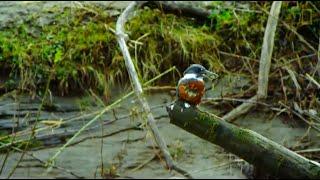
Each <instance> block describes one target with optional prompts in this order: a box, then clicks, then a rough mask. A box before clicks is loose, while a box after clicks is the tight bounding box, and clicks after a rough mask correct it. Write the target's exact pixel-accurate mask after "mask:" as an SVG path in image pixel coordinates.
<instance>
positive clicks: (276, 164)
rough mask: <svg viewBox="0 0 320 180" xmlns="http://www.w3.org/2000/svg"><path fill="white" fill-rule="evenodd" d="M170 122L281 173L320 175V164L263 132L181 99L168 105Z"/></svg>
mask: <svg viewBox="0 0 320 180" xmlns="http://www.w3.org/2000/svg"><path fill="white" fill-rule="evenodd" d="M167 111H168V113H169V116H170V123H172V124H175V125H177V126H179V127H181V128H183V129H184V130H186V131H188V132H190V133H193V134H195V135H197V136H199V137H200V138H202V139H205V140H207V141H210V142H212V143H214V144H216V145H219V146H221V147H223V148H224V149H225V150H227V151H229V152H231V153H233V154H235V155H237V156H239V157H241V158H243V159H244V160H246V161H247V162H249V163H251V164H253V165H254V166H255V167H257V168H259V169H262V170H265V171H266V172H268V173H270V174H272V175H275V176H277V177H289V178H310V179H318V178H320V164H319V163H317V162H315V161H312V160H308V159H307V158H305V157H303V156H301V155H299V154H297V153H295V152H293V151H291V150H289V149H287V148H285V147H283V146H282V145H280V144H277V143H275V142H273V141H271V140H269V139H267V138H265V137H263V136H261V135H260V134H258V133H256V132H254V131H251V130H248V129H243V128H240V127H237V126H235V125H233V124H230V123H228V122H225V121H223V120H220V119H217V118H215V117H214V116H213V115H210V114H208V113H205V112H201V111H199V110H198V109H196V108H193V107H189V108H187V107H185V105H184V103H183V102H181V101H176V102H175V103H174V104H172V105H170V106H168V107H167Z"/></svg>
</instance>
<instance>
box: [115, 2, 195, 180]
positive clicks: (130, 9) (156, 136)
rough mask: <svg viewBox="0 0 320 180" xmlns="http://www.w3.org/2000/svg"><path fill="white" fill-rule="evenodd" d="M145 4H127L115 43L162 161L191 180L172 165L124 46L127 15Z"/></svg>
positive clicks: (126, 36) (126, 38)
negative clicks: (118, 47)
mask: <svg viewBox="0 0 320 180" xmlns="http://www.w3.org/2000/svg"><path fill="white" fill-rule="evenodd" d="M144 3H145V2H132V3H130V4H129V6H128V7H127V8H126V9H125V10H124V11H123V12H122V13H121V15H120V17H119V18H118V20H117V24H116V35H117V41H118V43H119V46H120V49H121V52H122V54H123V58H124V60H125V65H126V68H127V70H128V73H129V77H130V81H131V84H132V86H133V88H134V92H135V94H136V96H137V97H138V99H139V101H140V104H141V105H142V108H143V110H144V113H145V114H146V116H147V125H148V127H149V128H150V129H151V132H152V134H153V137H154V139H155V141H156V143H157V144H158V146H159V149H160V151H161V153H162V155H163V156H164V159H165V161H166V165H167V168H168V169H170V170H171V169H173V170H176V171H177V172H180V173H182V174H183V175H185V176H187V177H189V178H191V176H190V175H189V174H188V173H187V172H186V171H184V170H182V169H181V168H179V167H178V166H176V165H175V164H174V161H173V159H172V157H171V155H170V152H169V149H168V147H167V145H166V142H165V141H164V140H163V138H162V137H161V135H160V132H159V129H158V127H157V125H156V123H155V119H154V117H153V115H152V113H151V109H150V107H149V104H148V102H147V100H146V98H145V97H144V94H143V90H142V86H141V84H140V81H139V79H138V75H137V72H136V70H135V67H134V64H133V62H132V59H131V56H130V53H129V50H128V47H127V45H126V40H128V35H127V34H125V30H124V25H125V23H126V21H127V20H128V19H129V15H131V13H133V12H134V10H135V8H136V7H138V6H141V5H142V4H144Z"/></svg>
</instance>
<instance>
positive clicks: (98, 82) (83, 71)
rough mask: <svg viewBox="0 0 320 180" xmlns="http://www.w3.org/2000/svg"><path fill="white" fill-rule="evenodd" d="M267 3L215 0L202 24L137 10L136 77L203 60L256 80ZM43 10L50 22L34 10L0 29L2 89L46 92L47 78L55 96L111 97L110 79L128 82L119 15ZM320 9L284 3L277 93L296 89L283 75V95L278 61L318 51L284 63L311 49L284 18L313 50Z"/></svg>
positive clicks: (294, 65)
mask: <svg viewBox="0 0 320 180" xmlns="http://www.w3.org/2000/svg"><path fill="white" fill-rule="evenodd" d="M270 6H271V3H269V2H253V3H244V2H243V3H240V4H239V3H238V4H237V3H235V2H234V3H232V2H228V3H227V2H212V8H211V10H212V14H211V16H210V17H209V18H210V19H211V23H209V24H199V23H197V22H196V20H194V19H190V18H183V17H177V16H175V15H173V14H165V13H163V12H161V11H159V10H157V9H155V10H150V9H149V8H144V9H141V10H139V11H138V14H137V15H136V16H135V17H134V18H133V19H132V20H130V21H129V23H128V25H127V27H126V29H127V31H128V33H129V37H130V39H131V41H129V42H128V44H129V47H130V53H131V55H132V57H133V59H134V62H135V65H136V68H137V71H138V74H139V77H140V78H141V80H142V81H146V80H148V79H150V78H151V77H154V76H155V75H157V74H159V73H161V72H162V71H164V70H166V69H168V68H170V67H172V66H176V67H177V68H178V70H179V71H180V72H181V71H183V70H184V69H185V68H186V67H187V66H188V65H189V64H191V63H201V64H203V65H204V66H206V67H208V68H209V69H211V70H215V71H216V72H218V73H219V74H223V73H238V74H242V75H244V76H247V77H249V78H250V79H251V81H252V83H256V78H257V72H258V65H259V63H258V60H259V56H260V49H261V44H262V38H263V34H264V28H265V24H266V20H267V17H268V14H267V13H266V12H268V11H269V9H270ZM59 11H60V12H59ZM43 13H44V14H45V13H54V14H57V15H56V16H55V18H54V21H53V22H50V23H48V24H46V25H43V26H39V25H37V23H33V22H36V21H37V20H38V19H39V18H40V17H41V14H39V13H38V14H33V15H30V16H29V17H28V20H27V21H25V22H24V23H22V24H21V25H19V26H17V27H12V28H10V27H8V28H7V29H5V30H2V31H1V32H0V61H1V64H0V68H1V69H3V70H4V71H5V72H8V74H7V76H8V77H7V78H6V81H5V83H4V85H0V88H1V89H5V90H7V91H8V90H10V89H17V88H18V89H20V90H23V91H27V92H30V93H36V92H38V93H39V92H42V91H44V90H45V86H46V83H47V82H48V81H49V82H50V89H51V91H52V92H55V93H58V94H60V95H65V94H72V93H79V92H83V91H85V90H86V89H89V88H91V89H93V90H94V91H95V92H98V94H100V95H101V94H104V95H108V94H109V91H110V87H111V86H112V85H114V84H124V83H127V82H128V81H127V80H128V75H127V73H126V69H125V65H124V61H123V58H122V55H121V53H120V51H119V48H118V44H117V42H116V37H115V35H114V33H113V32H112V31H113V30H114V29H115V22H116V19H117V16H111V15H110V14H109V13H108V11H106V10H105V9H103V8H102V7H95V6H86V7H85V8H78V9H75V8H73V9H70V8H65V9H63V10H59V9H58V8H53V9H52V10H50V11H48V12H43ZM318 14H319V3H318V2H285V3H284V4H283V7H282V9H281V16H280V17H281V21H282V22H280V23H279V27H278V29H277V34H276V40H275V42H276V44H275V50H274V55H273V57H274V61H275V63H274V65H273V66H272V69H271V79H270V81H271V82H272V84H275V86H272V85H271V87H270V90H271V91H274V92H280V94H281V95H280V96H281V97H283V96H286V95H290V94H292V95H294V94H295V93H296V92H295V87H294V84H293V82H292V81H291V80H290V79H287V80H285V84H286V86H288V87H289V88H287V92H286V94H283V91H282V90H281V89H280V86H279V84H281V82H280V79H281V77H280V76H281V74H282V75H283V74H285V75H286V74H287V72H285V71H284V69H283V68H282V67H284V66H288V67H289V68H290V69H292V70H294V71H295V72H297V73H304V72H309V71H310V69H311V67H314V66H315V63H316V55H315V56H311V57H310V58H309V59H310V60H309V61H303V60H300V59H299V58H298V59H299V60H293V61H290V63H289V61H288V60H292V59H295V58H297V57H301V56H304V55H309V54H313V53H315V52H313V51H312V50H310V48H308V46H306V44H304V43H303V42H301V40H299V37H298V36H297V35H296V34H295V33H294V32H293V31H291V30H290V29H288V28H286V27H285V26H284V24H283V22H285V23H287V24H288V25H289V27H290V28H292V29H293V30H296V31H297V32H298V33H299V34H300V35H301V36H302V37H303V38H304V39H305V40H306V41H307V42H309V43H310V44H311V46H313V47H315V49H317V48H316V47H317V46H318V38H319V37H318V36H319V34H320V33H319V24H320V23H319V22H320V18H319V16H318ZM241 56H243V57H246V58H241ZM302 64H303V65H302ZM272 72H273V73H272ZM279 72H280V73H279ZM175 75H177V74H175ZM166 79H168V78H166V77H164V78H163V79H162V81H164V82H166V83H171V84H172V85H174V84H175V83H176V82H175V79H172V80H166ZM170 79H171V78H170ZM298 80H301V77H299V78H298ZM316 80H319V79H316ZM156 83H159V81H158V82H156ZM301 83H304V82H303V80H301ZM301 85H302V84H301Z"/></svg>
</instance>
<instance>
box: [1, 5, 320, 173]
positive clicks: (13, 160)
mask: <svg viewBox="0 0 320 180" xmlns="http://www.w3.org/2000/svg"><path fill="white" fill-rule="evenodd" d="M95 3H100V2H95ZM101 3H105V4H107V3H109V2H101ZM57 4H59V5H60V7H64V6H75V4H73V3H72V2H45V1H43V2H29V1H23V2H21V3H17V2H9V1H4V2H1V3H0V22H1V23H0V24H1V25H0V28H3V27H6V26H10V24H11V23H13V22H15V23H16V22H20V21H24V20H25V18H27V16H28V15H30V13H31V12H36V11H40V10H44V9H46V8H50V7H52V6H54V5H57ZM127 4H128V2H121V3H120V2H118V3H114V4H113V5H115V6H118V8H124V7H125V6H126V5H127ZM52 19H53V17H51V16H50V15H44V16H41V17H39V21H37V22H36V23H38V24H39V25H45V24H48V23H50V21H51V20H52ZM230 84H232V85H230ZM246 88H248V81H247V80H246V79H243V78H241V77H239V78H238V79H235V78H233V79H232V78H231V79H230V78H225V79H223V80H221V81H219V83H217V84H216V86H215V88H214V89H213V90H212V91H209V92H208V93H207V96H208V97H219V96H221V95H225V94H228V93H230V94H232V93H233V94H235V93H239V92H241V91H242V89H246ZM122 94H123V93H122V92H120V91H119V90H115V93H114V95H113V97H112V99H113V100H116V99H117V98H119V97H121V95H122ZM172 100H173V98H172V97H171V96H170V95H169V94H168V93H165V92H164V93H156V94H149V95H148V101H149V103H150V106H151V107H153V109H152V112H153V114H154V116H155V117H156V120H157V125H158V127H159V130H160V132H161V135H162V136H163V138H164V139H165V141H166V142H167V144H168V146H169V148H170V151H171V154H172V155H173V157H174V158H175V161H176V163H177V164H178V165H179V166H180V167H182V168H184V169H185V170H187V171H188V172H189V173H190V174H192V176H193V177H195V178H246V176H245V174H244V173H243V172H242V168H245V166H244V165H243V163H242V162H241V160H239V158H238V157H236V156H234V155H232V154H230V153H228V152H226V151H224V150H223V149H222V148H221V147H219V146H216V145H214V144H211V143H209V142H206V141H204V140H202V139H200V138H198V137H196V136H194V135H192V134H190V133H188V132H186V131H184V130H182V129H180V128H178V127H176V126H174V125H172V124H170V123H169V119H168V117H166V115H167V113H166V110H165V107H164V105H165V104H166V103H169V102H171V101H172ZM40 103H41V100H40V99H34V100H31V99H30V97H28V96H23V95H20V96H17V97H5V98H1V99H0V131H1V132H4V131H10V132H11V131H12V128H14V129H15V131H19V130H25V129H30V128H32V127H33V125H34V124H35V122H37V121H38V123H37V127H39V128H40V127H48V125H47V124H46V123H44V122H46V121H47V123H48V122H50V121H51V122H59V121H60V120H61V121H69V122H68V123H66V124H64V125H61V126H58V127H56V128H48V129H46V130H44V131H41V132H39V133H38V134H37V135H36V136H37V139H39V140H41V144H42V145H41V148H39V147H38V148H36V149H34V150H32V151H29V152H28V153H32V154H33V155H34V156H36V157H37V158H38V159H41V160H43V161H47V160H48V159H49V158H51V157H52V156H53V155H54V154H55V153H56V152H57V151H58V149H59V148H60V147H61V145H62V144H63V143H64V142H65V140H64V138H57V135H59V134H60V135H61V137H63V135H65V134H69V135H68V136H67V139H68V138H70V137H71V135H72V134H73V133H74V132H75V131H77V130H78V129H79V128H81V127H82V126H83V125H84V124H85V123H87V122H88V121H89V120H91V119H92V118H93V116H91V117H84V115H87V114H89V113H91V112H94V111H96V110H99V109H101V108H102V106H101V104H99V103H98V101H97V100H95V99H93V98H92V97H81V98H80V97H72V98H67V97H65V98H61V97H53V98H52V101H51V103H53V104H54V105H55V106H54V107H55V108H54V109H51V110H50V109H46V110H41V111H38V107H39V104H40ZM136 105H137V102H136V101H135V99H134V98H133V97H131V98H129V99H128V100H126V101H125V102H123V103H121V105H119V106H118V107H117V108H116V109H115V111H114V112H108V113H106V114H104V115H103V116H102V117H101V118H100V119H99V120H98V121H97V122H95V123H93V124H92V125H91V126H90V127H89V129H90V130H89V131H86V132H83V133H82V134H81V135H80V136H79V137H78V138H76V140H75V142H77V141H79V140H82V141H81V142H80V143H78V144H76V145H73V146H70V147H68V148H66V149H65V150H64V151H63V152H62V153H61V154H60V156H58V158H57V160H56V165H57V166H59V167H61V168H62V170H61V169H52V170H51V171H48V170H47V169H46V168H43V167H42V164H41V163H39V162H38V161H36V160H35V159H34V158H33V157H30V156H29V155H28V154H25V155H24V156H23V157H22V158H21V155H22V154H21V153H17V152H10V153H9V156H8V158H7V160H6V161H5V157H6V154H0V162H1V163H0V164H1V165H2V164H4V161H5V162H6V163H5V164H4V166H3V171H2V173H1V174H0V177H1V178H5V177H8V176H9V174H10V173H11V172H12V170H13V169H14V167H15V166H16V165H17V163H18V161H19V159H20V158H21V162H20V163H19V165H18V166H17V168H16V169H15V171H14V172H13V173H12V176H11V177H12V178H14V177H16V178H19V177H20V178H41V177H45V178H74V177H75V176H74V175H72V174H70V173H68V172H66V169H68V170H69V171H71V172H73V173H74V174H76V175H77V177H84V178H101V169H102V166H103V169H104V170H105V172H107V171H108V169H110V167H115V168H114V172H115V173H113V174H116V175H118V177H122V178H126V177H132V178H173V177H183V176H181V175H180V174H178V173H176V172H169V171H168V170H166V169H165V167H164V162H163V161H162V160H159V159H157V158H155V159H153V157H154V154H155V152H156V151H157V150H156V149H154V146H153V145H154V143H153V139H152V138H151V136H150V132H149V131H147V130H146V129H143V130H141V129H139V128H133V127H135V125H137V124H138V123H139V122H143V120H142V119H141V117H140V116H130V117H124V116H126V115H128V114H129V113H136V114H138V115H139V114H141V113H139V112H138V113H137V111H139V108H138V107H137V106H136ZM161 105H162V106H161ZM201 108H204V109H206V110H208V111H211V112H219V110H217V109H213V108H212V107H211V106H202V107H201ZM115 116H116V118H117V119H118V120H116V121H114V122H113V123H110V121H112V120H114V119H115ZM73 117H81V118H79V119H77V120H73V121H70V119H71V118H73ZM101 123H105V124H106V123H107V125H104V126H102V125H101ZM236 124H238V125H239V126H242V127H246V128H249V129H252V130H254V131H256V132H258V133H260V134H262V135H264V136H265V137H268V138H270V139H272V140H274V141H276V142H278V143H280V144H283V145H285V146H287V147H291V146H293V145H295V144H296V143H297V141H298V140H299V138H301V137H302V136H303V135H304V134H305V133H306V131H307V128H303V127H300V126H298V125H297V124H295V123H292V122H290V123H289V122H288V121H287V120H286V118H284V117H282V116H275V117H272V116H271V115H270V114H269V113H265V112H264V111H262V110H259V109H257V111H255V112H252V113H249V114H247V115H245V116H243V117H241V118H239V119H238V120H237V121H236ZM128 128H131V129H130V130H123V129H128ZM120 130H123V131H120ZM115 132H118V133H115ZM110 134H113V135H110ZM97 136H106V137H104V138H97ZM28 137H29V136H28V135H25V136H21V137H20V138H21V139H26V138H28ZM88 137H95V138H88ZM84 138H87V139H84ZM307 138H308V139H309V140H311V141H312V142H314V144H313V145H312V146H311V147H319V141H318V137H317V136H316V133H314V132H313V131H312V130H311V132H310V133H309V134H308V136H307ZM151 159H153V160H151ZM239 161H240V162H239ZM142 165H143V166H142ZM63 169H64V170H63ZM105 174H108V173H105ZM105 177H106V176H105Z"/></svg>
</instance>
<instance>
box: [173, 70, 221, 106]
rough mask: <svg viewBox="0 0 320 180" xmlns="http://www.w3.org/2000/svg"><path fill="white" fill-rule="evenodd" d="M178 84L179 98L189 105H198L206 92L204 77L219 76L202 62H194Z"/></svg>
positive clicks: (212, 77) (214, 77) (213, 77)
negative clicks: (201, 63)
mask: <svg viewBox="0 0 320 180" xmlns="http://www.w3.org/2000/svg"><path fill="white" fill-rule="evenodd" d="M183 75H184V76H183V77H182V78H181V79H180V80H179V82H178V85H177V90H176V92H177V93H176V94H177V98H178V99H179V100H182V101H184V102H187V103H188V104H189V105H192V106H197V105H198V104H200V102H201V98H202V96H203V95H204V93H205V82H204V79H203V78H204V77H207V78H209V79H216V78H218V74H216V73H214V72H211V71H208V70H207V69H206V68H205V67H203V66H202V65H200V64H192V65H191V66H189V67H188V68H187V69H186V70H185V71H184V72H183Z"/></svg>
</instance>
